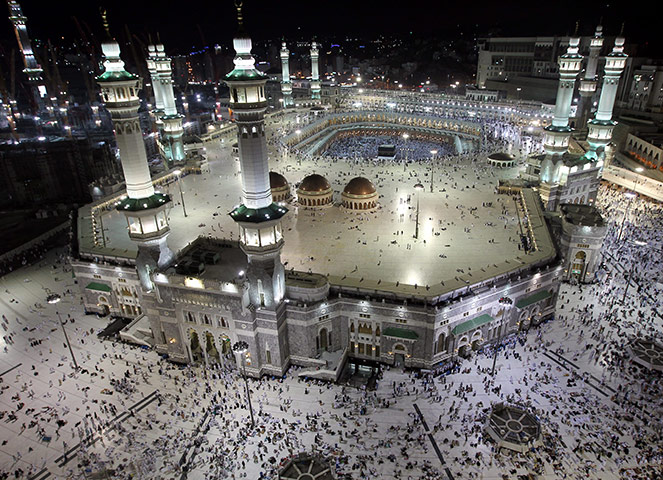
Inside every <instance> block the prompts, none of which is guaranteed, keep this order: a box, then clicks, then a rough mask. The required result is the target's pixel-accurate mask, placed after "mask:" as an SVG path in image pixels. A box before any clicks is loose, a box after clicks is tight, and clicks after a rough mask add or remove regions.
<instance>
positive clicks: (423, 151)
mask: <svg viewBox="0 0 663 480" xmlns="http://www.w3.org/2000/svg"><path fill="white" fill-rule="evenodd" d="M382 145H393V146H394V147H395V156H394V158H393V159H391V160H395V161H397V162H401V161H405V160H411V161H414V160H424V159H430V158H431V157H432V156H433V154H432V153H431V150H436V151H437V153H436V154H435V155H436V156H437V157H440V156H447V155H450V154H452V153H455V149H454V147H453V145H450V144H448V143H446V142H432V141H426V140H416V141H415V140H413V141H409V140H406V139H404V138H403V137H401V136H397V135H393V136H392V135H380V136H367V135H363V134H361V132H357V134H355V135H348V136H344V137H342V138H339V139H336V140H335V141H334V142H333V143H332V144H331V145H330V146H329V147H328V148H327V149H326V150H325V152H324V154H323V155H324V156H325V157H332V158H337V159H357V158H361V159H363V160H366V159H371V160H373V159H376V158H378V149H379V147H380V146H382Z"/></svg>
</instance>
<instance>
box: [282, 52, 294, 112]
mask: <svg viewBox="0 0 663 480" xmlns="http://www.w3.org/2000/svg"><path fill="white" fill-rule="evenodd" d="M281 93H283V107H284V108H286V107H290V106H292V104H293V101H292V82H290V50H288V47H286V45H285V42H283V43H282V44H281Z"/></svg>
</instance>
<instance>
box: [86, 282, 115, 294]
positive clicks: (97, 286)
mask: <svg viewBox="0 0 663 480" xmlns="http://www.w3.org/2000/svg"><path fill="white" fill-rule="evenodd" d="M85 288H87V289H88V290H97V291H99V292H110V291H111V287H109V286H108V285H106V284H105V283H97V282H90V283H88V284H87V287H85Z"/></svg>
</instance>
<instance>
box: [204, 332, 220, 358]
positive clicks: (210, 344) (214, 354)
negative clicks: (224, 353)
mask: <svg viewBox="0 0 663 480" xmlns="http://www.w3.org/2000/svg"><path fill="white" fill-rule="evenodd" d="M205 340H206V344H205V346H206V347H207V348H206V350H207V361H208V362H216V363H221V357H220V356H219V351H218V350H217V348H216V342H214V335H212V334H211V333H209V332H205Z"/></svg>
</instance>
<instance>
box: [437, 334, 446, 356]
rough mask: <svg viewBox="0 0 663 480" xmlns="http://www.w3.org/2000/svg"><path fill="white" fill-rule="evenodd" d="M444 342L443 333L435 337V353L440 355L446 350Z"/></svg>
mask: <svg viewBox="0 0 663 480" xmlns="http://www.w3.org/2000/svg"><path fill="white" fill-rule="evenodd" d="M444 341H445V335H444V333H440V334H439V335H438V336H437V346H436V348H435V353H442V352H444V351H445V350H446V345H445V344H444Z"/></svg>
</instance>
